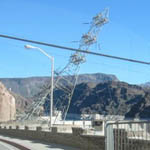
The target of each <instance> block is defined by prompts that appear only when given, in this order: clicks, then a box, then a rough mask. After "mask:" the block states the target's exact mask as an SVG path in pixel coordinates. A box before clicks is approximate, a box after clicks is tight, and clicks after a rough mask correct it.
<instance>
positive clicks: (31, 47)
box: [24, 45, 36, 49]
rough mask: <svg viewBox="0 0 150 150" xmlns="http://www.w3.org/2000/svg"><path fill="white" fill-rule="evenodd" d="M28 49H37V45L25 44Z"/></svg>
mask: <svg viewBox="0 0 150 150" xmlns="http://www.w3.org/2000/svg"><path fill="white" fill-rule="evenodd" d="M24 47H25V48H26V49H35V48H36V47H34V46H32V45H25V46H24Z"/></svg>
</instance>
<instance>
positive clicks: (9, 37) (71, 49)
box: [0, 34, 150, 65]
mask: <svg viewBox="0 0 150 150" xmlns="http://www.w3.org/2000/svg"><path fill="white" fill-rule="evenodd" d="M0 37H2V38H7V39H12V40H18V41H23V42H29V43H34V44H39V45H45V46H49V47H54V48H59V49H65V50H69V51H75V52H80V53H86V54H91V55H96V56H102V57H107V58H112V59H117V60H123V61H129V62H134V63H140V64H145V65H150V62H145V61H140V60H135V59H129V58H123V57H117V56H112V55H107V54H102V53H96V52H92V51H85V50H81V49H76V48H72V47H65V46H61V45H55V44H50V43H45V42H40V41H33V40H28V39H24V38H18V37H13V36H8V35H2V34H0Z"/></svg>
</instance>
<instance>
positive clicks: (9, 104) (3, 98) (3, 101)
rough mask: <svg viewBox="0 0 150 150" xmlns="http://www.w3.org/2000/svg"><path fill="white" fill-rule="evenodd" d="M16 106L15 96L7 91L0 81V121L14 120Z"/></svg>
mask: <svg viewBox="0 0 150 150" xmlns="http://www.w3.org/2000/svg"><path fill="white" fill-rule="evenodd" d="M15 117H16V106H15V98H14V97H13V96H12V95H11V94H10V93H9V92H8V90H7V89H6V88H5V87H4V85H3V84H2V83H1V82H0V122H6V121H10V120H15Z"/></svg>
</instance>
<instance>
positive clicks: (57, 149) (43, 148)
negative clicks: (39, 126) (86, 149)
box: [0, 135, 79, 150]
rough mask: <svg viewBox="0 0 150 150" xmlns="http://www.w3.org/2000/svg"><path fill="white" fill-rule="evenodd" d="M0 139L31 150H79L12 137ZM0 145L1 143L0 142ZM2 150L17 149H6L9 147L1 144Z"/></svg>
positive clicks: (1, 137) (0, 137)
mask: <svg viewBox="0 0 150 150" xmlns="http://www.w3.org/2000/svg"><path fill="white" fill-rule="evenodd" d="M0 139H4V140H7V141H11V142H14V143H17V144H20V145H22V146H24V147H27V148H29V149H31V150H79V149H75V148H71V147H67V146H63V145H58V144H50V143H45V142H40V141H33V140H26V139H19V138H13V137H8V136H2V135H0ZM1 143H2V142H1ZM1 143H0V146H1ZM2 144H3V145H2V146H3V149H1V148H0V150H18V149H13V147H12V149H8V148H9V147H7V146H8V145H7V146H6V144H5V143H2Z"/></svg>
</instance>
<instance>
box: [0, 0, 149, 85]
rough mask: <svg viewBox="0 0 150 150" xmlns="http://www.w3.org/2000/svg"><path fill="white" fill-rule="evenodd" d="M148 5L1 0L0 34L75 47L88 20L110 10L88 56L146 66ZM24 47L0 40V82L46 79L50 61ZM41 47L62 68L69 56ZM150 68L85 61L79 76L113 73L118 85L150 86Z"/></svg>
mask: <svg viewBox="0 0 150 150" xmlns="http://www.w3.org/2000/svg"><path fill="white" fill-rule="evenodd" d="M149 6H150V1H149V0H74V1H73V0H1V1H0V16H1V17H0V34H7V35H11V36H17V37H20V38H26V39H31V40H37V41H43V42H48V43H53V44H59V45H63V46H68V47H74V48H78V43H71V41H78V40H80V38H81V36H82V34H83V33H86V32H87V31H88V28H89V25H84V24H83V23H84V22H89V21H90V20H91V19H92V17H93V16H95V15H96V14H97V13H99V12H101V11H102V10H103V9H104V8H109V9H110V16H109V18H110V22H109V24H107V25H105V26H104V27H103V28H102V31H101V32H100V34H99V40H98V43H99V44H100V45H101V49H98V46H97V45H94V46H92V47H91V50H92V51H95V52H99V53H104V54H109V55H115V56H120V57H127V58H131V59H139V60H142V61H148V62H150V51H149V49H150V38H149V36H150V29H149V28H150V19H149V16H150V9H149ZM25 44H29V43H24V42H19V41H13V40H7V39H3V38H0V52H1V53H0V77H1V78H2V77H3V78H4V77H30V76H49V75H50V61H49V59H48V58H46V57H45V56H44V55H42V54H41V53H40V52H38V51H29V50H25V49H24V45H25ZM34 46H38V47H41V48H42V49H44V50H45V51H46V52H47V53H49V54H51V55H53V56H54V57H55V68H56V69H57V68H60V69H61V68H63V66H65V64H66V63H67V62H68V59H69V56H70V54H71V52H68V51H65V50H60V49H55V48H51V47H45V46H40V45H34ZM149 69H150V66H147V65H141V64H135V63H129V62H124V61H118V60H112V59H108V58H103V57H98V56H92V55H88V56H87V62H86V63H85V64H84V65H82V66H81V70H80V73H97V72H102V73H107V74H115V75H116V76H117V77H118V78H119V79H120V80H121V81H125V82H129V83H138V84H139V83H144V82H148V81H150V77H149V76H150V71H149Z"/></svg>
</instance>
